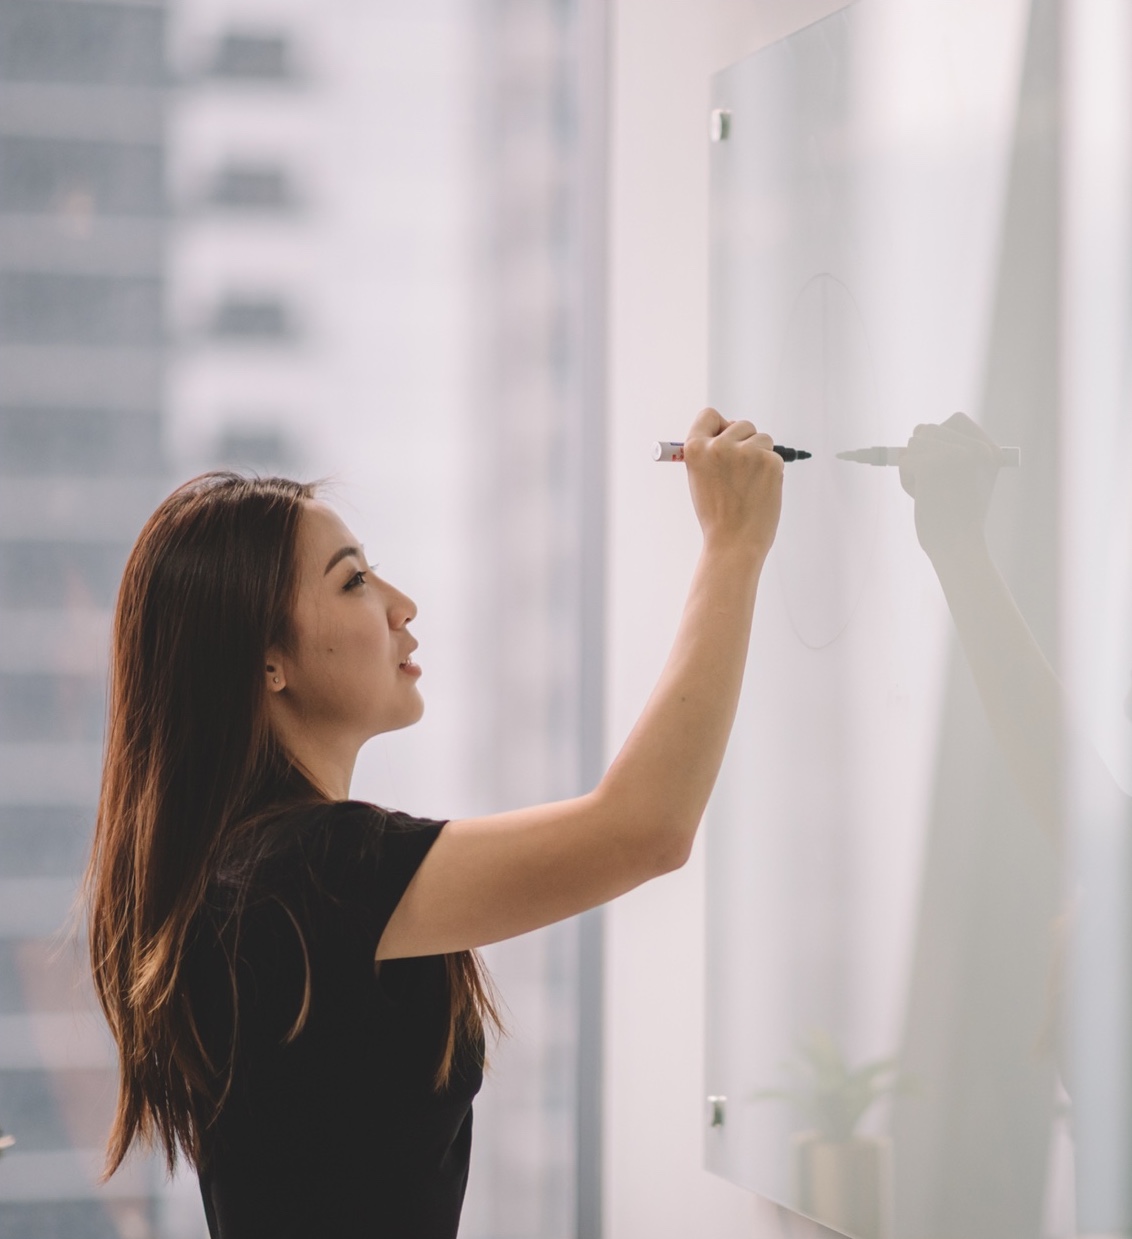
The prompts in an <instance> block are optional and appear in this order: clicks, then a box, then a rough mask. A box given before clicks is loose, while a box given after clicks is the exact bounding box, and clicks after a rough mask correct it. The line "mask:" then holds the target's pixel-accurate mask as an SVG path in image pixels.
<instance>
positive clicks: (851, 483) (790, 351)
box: [773, 272, 888, 650]
mask: <svg viewBox="0 0 1132 1239" xmlns="http://www.w3.org/2000/svg"><path fill="white" fill-rule="evenodd" d="M773 407H774V419H775V421H774V428H775V437H776V439H777V440H778V441H779V442H781V443H785V444H787V445H788V446H790V447H800V448H805V449H806V451H808V452H812V453H813V459H812V460H806V461H800V462H797V463H795V464H790V465H787V466H786V486H785V490H784V494H783V504H782V518H781V520H780V522H779V526H778V535H777V537H776V538H775V549H774V559H775V562H776V563H777V565H778V577H779V581H780V583H781V586H782V594H783V598H784V600H785V603H786V612H787V615H788V616H789V618H790V624H791V627H792V628H793V629H794V632H795V633H796V634H797V636H798V639H799V640H800V641H801V642H802V644H803V645H806V646H808V647H809V648H810V649H814V650H819V649H823V648H824V647H825V646H827V645H831V644H832V643H833V642H834V641H836V640H837V638H838V637H839V636H841V634H842V633H843V632H844V631H845V629H846V627H847V626H848V624H849V621H850V620H851V619H852V617H853V613H854V611H855V610H856V608H857V604H858V603H859V602H860V600H861V594H862V593H863V591H864V588H865V580H866V578H867V576H868V570H869V564H870V562H871V560H872V556H873V549H874V545H875V542H876V530H877V516H878V512H879V507H880V488H881V486H883V485H884V484H885V481H886V480H888V479H886V477H885V473H886V470H884V469H879V468H875V467H874V466H872V465H859V464H852V463H850V462H848V461H843V460H838V459H837V453H838V452H842V451H846V450H848V449H851V448H859V447H872V446H873V445H874V444H879V443H880V442H881V440H880V438H879V437H878V435H879V433H880V405H879V396H878V391H877V382H876V367H875V365H874V363H873V355H872V349H871V347H870V344H869V337H868V333H867V331H866V330H865V324H864V320H863V318H862V316H861V311H860V309H859V307H858V306H857V303H856V301H855V300H854V299H853V295H852V293H850V291H849V289H848V288H847V287H846V286H845V285H844V284H843V283H842V282H841V281H840V280H838V279H837V278H836V277H834V276H832V275H830V274H829V273H828V272H822V273H820V274H818V275H815V276H814V277H813V278H812V279H810V280H809V281H807V283H806V284H805V285H804V286H803V288H802V290H801V292H799V294H798V296H797V298H796V299H795V301H794V305H793V307H792V309H791V311H790V320H789V323H788V325H787V329H786V339H785V343H784V345H783V349H782V356H781V358H780V359H779V364H778V380H777V383H776V396H775V403H774V406H773Z"/></svg>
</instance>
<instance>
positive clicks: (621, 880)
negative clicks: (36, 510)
mask: <svg viewBox="0 0 1132 1239" xmlns="http://www.w3.org/2000/svg"><path fill="white" fill-rule="evenodd" d="M771 446H772V441H771V439H770V437H769V436H768V435H765V434H758V433H756V431H755V428H754V426H752V425H751V424H750V423H749V422H733V423H732V422H728V421H726V420H725V419H723V418H722V417H720V415H719V414H718V413H716V412H715V411H714V410H712V409H705V410H704V411H703V412H702V413H700V415H699V416H698V417H697V419H696V421H695V423H694V425H693V427H692V430H691V432H690V433H689V436H688V439H687V442H686V447H685V454H686V462H687V468H688V478H689V483H690V486H691V491H692V498H693V502H694V506H695V509H696V513H697V516H698V518H699V521H700V524H701V527H702V530H703V535H704V545H703V551H702V554H701V557H700V560H699V563H698V566H697V569H696V573H695V577H694V580H693V583H692V587H691V592H690V595H689V598H688V602H687V604H686V607H685V611H684V617H683V620H682V623H681V626H680V629H679V632H678V634H677V638H676V643H675V646H674V648H673V651H672V654H671V655H670V657H669V660H668V662H667V664H666V666H665V668H664V672H663V674H662V676H661V679H660V682H659V683H658V685H657V687H656V690H655V691H654V693H653V695H652V697H651V699H650V701H649V703H648V705H647V707H646V708H645V711H644V713H643V714H642V716H641V719H640V721H639V722H638V724H637V725H636V727H635V728H634V730H633V733H632V735H631V736H630V737H629V739H628V740H627V741H626V743H625V745H624V747H623V749H622V750H621V753H620V754H619V756H618V757H617V759H616V761H615V762H614V763H613V765H612V767H611V768H610V770H609V771H608V773H607V774H606V775H605V777H604V778H603V779H602V781H601V783H600V784H599V786H598V787H597V788H596V789H595V790H594V791H592V792H590V793H588V794H587V795H584V796H579V797H577V798H576V799H573V800H568V801H563V802H560V803H557V804H545V805H539V806H537V807H535V808H530V809H522V810H518V811H515V812H510V813H503V814H499V815H496V816H493V817H485V818H477V819H470V820H465V821H450V822H448V823H446V824H444V823H441V822H433V821H422V820H419V819H413V818H409V817H407V816H405V815H404V814H400V813H394V812H388V811H385V810H382V809H378V808H375V807H374V806H372V805H366V804H361V803H358V802H355V801H351V800H350V798H349V797H350V778H351V774H352V772H353V767H354V761H355V758H356V756H357V753H358V750H359V749H360V747H361V746H362V744H364V743H365V741H366V740H367V739H369V738H370V737H371V736H374V735H377V734H379V733H381V732H385V731H391V730H393V729H396V728H400V727H406V726H408V725H410V724H411V723H414V722H416V720H417V719H418V718H419V717H420V715H421V712H422V709H423V705H422V702H421V697H420V694H419V692H418V689H417V679H418V676H419V674H420V671H419V668H418V667H417V666H416V664H415V663H414V662H413V658H412V655H413V651H414V650H415V648H416V641H415V640H414V639H413V637H412V636H411V635H410V632H409V627H408V626H409V624H410V623H411V621H412V620H413V618H414V616H415V614H416V610H415V608H414V606H413V603H412V602H411V601H410V600H409V599H408V598H407V597H405V595H404V594H401V593H399V592H398V591H397V590H396V589H394V588H393V586H391V585H389V584H387V583H386V582H384V581H382V580H379V579H378V578H377V577H376V576H374V575H373V574H372V573H371V571H370V570H369V569H368V568H367V566H366V563H365V561H364V559H363V558H362V552H361V549H360V547H359V545H358V543H357V540H356V539H355V538H354V537H353V535H352V534H351V533H350V531H349V530H348V529H347V528H346V527H345V525H344V524H343V523H342V521H341V520H340V519H339V518H338V516H336V515H335V514H334V512H332V511H331V510H330V509H329V508H328V507H326V506H325V505H324V504H322V503H320V502H319V501H318V499H317V498H316V497H315V495H314V493H313V491H312V490H311V489H310V488H309V487H305V486H301V485H299V484H297V483H294V482H288V481H285V480H282V479H266V480H259V479H251V480H249V479H243V478H239V477H237V476H235V475H231V474H211V475H205V476H204V477H202V478H198V479H196V480H195V481H193V482H189V483H188V484H187V485H185V486H183V487H181V488H180V489H179V490H177V491H175V492H174V493H173V494H172V495H171V496H170V497H169V498H168V499H167V500H166V501H165V502H164V503H163V504H162V505H161V507H160V508H159V509H158V510H157V512H156V513H155V514H154V515H153V516H152V517H151V519H150V521H149V522H148V524H147V525H146V527H145V529H144V530H143V531H142V533H141V536H140V537H139V539H138V543H137V545H136V546H135V548H134V550H133V553H132V554H131V557H130V560H129V563H128V564H127V566H126V571H125V575H124V578H123V582H122V587H121V592H120V596H119V601H118V611H117V616H116V621H115V631H114V654H113V666H112V676H111V707H110V722H109V734H108V742H107V752H106V761H105V769H104V774H103V785H102V797H101V802H100V806H99V815H98V826H97V831H96V835H95V842H94V850H93V855H92V858H91V862H90V869H89V873H88V890H89V899H90V922H91V947H92V966H93V970H94V977H95V983H96V986H97V989H98V994H99V997H100V1000H101V1002H102V1005H103V1008H104V1010H105V1012H106V1016H107V1019H108V1020H109V1022H110V1026H111V1029H112V1030H113V1033H114V1036H115V1038H116V1040H117V1043H118V1047H119V1051H120V1091H119V1099H118V1110H117V1114H116V1118H115V1123H114V1127H113V1130H112V1133H111V1136H110V1145H109V1150H108V1161H107V1174H112V1173H113V1172H114V1170H115V1169H116V1168H117V1167H118V1166H119V1165H120V1163H121V1161H122V1159H123V1157H124V1156H125V1154H126V1153H127V1151H128V1150H129V1148H130V1147H131V1145H132V1144H133V1143H134V1142H135V1141H137V1140H141V1141H144V1142H149V1143H156V1144H157V1145H158V1146H160V1147H161V1148H162V1150H163V1151H164V1153H165V1156H166V1158H167V1160H168V1162H169V1164H170V1166H172V1165H173V1163H174V1161H175V1159H176V1156H177V1152H178V1150H180V1151H181V1152H182V1153H183V1154H184V1155H185V1156H186V1157H187V1158H188V1159H189V1160H190V1161H191V1162H192V1163H193V1164H194V1165H195V1167H196V1168H197V1171H198V1174H199V1177H200V1183H201V1190H202V1194H203V1197H204V1202H205V1210H206V1213H207V1215H208V1224H209V1229H210V1233H211V1234H212V1235H214V1236H223V1237H224V1239H241V1237H242V1236H252V1235H255V1236H259V1235H264V1236H272V1237H273V1239H281V1237H283V1236H291V1235H294V1236H322V1235H325V1236H336V1237H337V1239H348V1237H351V1236H363V1235H365V1236H390V1237H396V1239H404V1237H407V1236H414V1237H422V1239H423V1237H432V1236H436V1237H441V1236H454V1235H455V1233H456V1228H457V1224H458V1221H459V1213H460V1205H461V1202H462V1199H463V1193H464V1185H465V1182H466V1177H467V1167H468V1157H469V1149H470V1140H471V1102H472V1098H473V1096H474V1095H475V1093H476V1091H477V1090H478V1088H479V1086H480V1081H481V1068H482V1062H483V1044H484V1028H485V1025H488V1026H491V1025H497V1023H498V1020H497V1015H496V1011H495V1007H494V1005H493V1002H492V998H491V990H490V986H489V983H488V981H487V978H486V977H485V974H484V972H483V971H482V968H481V965H480V963H479V961H478V959H477V956H476V955H475V948H476V947H479V946H482V945H484V944H486V943H489V942H495V941H498V940H500V939H503V938H509V937H512V936H514V935H517V934H522V933H526V932H527V931H529V930H532V929H536V928H538V927H539V926H542V925H548V924H550V923H552V922H554V921H558V920H561V919H563V918H564V917H568V916H572V915H574V914H575V913H578V912H581V911H583V910H585V909H586V908H591V907H593V906H595V905H596V904H600V903H603V902H604V901H605V900H607V899H612V898H613V897H614V896H616V895H619V894H621V893H622V892H624V891H627V890H630V889H631V888H632V887H634V886H637V885H638V884H639V883H641V882H643V881H646V880H647V879H648V878H651V877H654V876H656V875H658V874H661V873H666V872H668V871H669V870H672V869H674V868H676V867H678V866H679V865H681V864H683V862H684V860H685V858H686V857H687V855H688V851H689V849H690V847H691V844H692V839H693V836H694V834H695V831H696V827H697V825H698V823H699V820H700V816H701V814H702V812H703V809H704V805H705V803H706V801H707V797H708V794H709V793H710V791H711V787H712V784H713V782H714V780H715V777H716V774H717V772H718V769H719V765H720V762H721V760H722V757H723V751H724V746H725V744H726V740H727V735H728V732H729V730H730V727H731V723H732V720H733V717H734V713H735V708H736V703H737V700H738V695H739V689H740V683H741V679H742V673H743V664H744V660H745V658H746V652H747V644H748V638H749V634H750V625H751V616H752V610H753V607H754V600H755V591H756V587H757V584H758V580H759V575H760V572H761V569H762V565H763V562H764V560H765V558H766V555H767V552H768V551H769V549H770V546H771V543H772V541H773V539H774V534H775V530H776V527H777V523H778V513H779V507H780V503H781V487H782V461H781V460H780V459H779V457H778V456H777V455H775V454H774V453H773V452H772V451H770V448H771Z"/></svg>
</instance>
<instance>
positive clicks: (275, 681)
mask: <svg viewBox="0 0 1132 1239" xmlns="http://www.w3.org/2000/svg"><path fill="white" fill-rule="evenodd" d="M271 682H272V684H278V683H279V677H278V676H277V675H273V676H272V677H271Z"/></svg>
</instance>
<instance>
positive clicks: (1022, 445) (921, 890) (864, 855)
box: [705, 0, 1132, 1239]
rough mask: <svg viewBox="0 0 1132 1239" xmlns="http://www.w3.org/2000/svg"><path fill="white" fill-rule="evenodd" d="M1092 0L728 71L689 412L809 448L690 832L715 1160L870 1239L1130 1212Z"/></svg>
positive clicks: (833, 23) (1105, 11) (1107, 61)
mask: <svg viewBox="0 0 1132 1239" xmlns="http://www.w3.org/2000/svg"><path fill="white" fill-rule="evenodd" d="M1086 7H1090V12H1089V14H1087V15H1086V14H1084V13H1078V12H1074V13H1072V14H1071V13H1069V12H1068V11H1063V10H1062V7H1060V6H1058V5H1056V4H1053V3H1047V2H1045V0H1034V2H1033V3H1029V2H1027V0H1004V2H1002V3H998V4H995V5H992V6H988V5H985V4H982V3H978V2H976V0H959V2H957V3H952V4H949V5H936V4H929V3H927V2H926V0H862V3H859V4H856V5H852V6H850V7H848V8H847V9H844V10H842V11H840V12H839V13H837V14H835V15H833V16H832V17H829V18H827V19H825V20H823V21H821V22H819V23H816V24H814V25H812V26H810V27H808V28H806V29H805V30H803V31H801V32H799V33H798V34H795V35H793V36H791V37H790V38H788V39H786V40H784V41H782V42H780V43H778V44H775V45H773V46H771V47H769V48H767V49H765V50H763V51H761V52H759V53H757V54H756V55H753V56H751V57H749V58H748V59H746V60H744V61H742V62H740V63H738V64H736V65H734V66H732V67H731V68H729V69H726V70H724V71H723V72H721V73H719V74H718V75H716V77H715V79H714V80H713V83H712V108H713V112H712V138H713V142H712V145H711V193H712V218H711V264H712V268H711V269H712V289H711V392H710V395H711V402H712V403H713V404H714V405H716V407H718V408H719V409H721V410H722V411H723V412H724V413H725V415H727V416H730V417H749V418H751V419H752V420H754V421H755V422H756V424H757V425H758V426H759V427H760V429H762V428H765V429H768V430H770V431H771V432H772V433H773V434H774V436H775V439H776V442H778V443H779V444H784V445H786V446H790V447H794V448H800V449H804V450H806V451H809V452H811V453H812V456H811V458H810V459H806V460H798V461H795V462H793V463H790V464H788V465H787V466H786V480H785V497H784V504H783V514H782V521H781V525H780V529H779V535H778V539H777V542H776V545H775V548H774V551H773V553H772V557H771V560H770V561H769V562H768V565H767V570H766V573H765V575H764V578H763V582H762V585H761V588H760V597H759V605H758V610H757V615H756V620H755V632H754V637H753V642H752V657H751V664H750V668H749V671H748V674H747V680H746V684H745V687H744V693H743V698H742V702H741V705H740V712H739V718H738V722H737V726H736V731H735V735H734V738H733V741H732V744H731V747H730V751H729V755H728V758H727V762H726V765H725V768H724V771H723V774H722V776H721V779H720V782H719V786H718V788H717V792H716V795H715V797H714V799H713V802H712V806H711V809H710V811H709V822H708V830H709V834H708V867H709V878H708V882H709V887H708V918H709V920H708V949H709V960H708V978H709V980H708V985H709V992H708V1029H707V1063H706V1078H705V1085H706V1088H705V1093H706V1094H707V1096H708V1105H707V1107H706V1110H705V1114H706V1119H705V1123H706V1127H707V1131H706V1136H705V1139H706V1161H707V1165H708V1166H709V1168H711V1169H712V1170H714V1171H716V1172H717V1173H719V1174H722V1175H724V1176H726V1177H727V1178H729V1179H731V1180H733V1181H734V1182H736V1183H738V1184H740V1185H743V1186H745V1187H748V1188H750V1189H752V1190H755V1191H757V1192H759V1193H761V1194H763V1195H766V1196H768V1197H770V1198H772V1199H774V1200H776V1201H779V1202H780V1203H782V1204H785V1205H787V1206H789V1207H790V1208H792V1209H795V1210H797V1211H799V1212H801V1213H804V1214H807V1215H809V1216H812V1217H815V1218H817V1219H818V1220H820V1221H822V1222H824V1223H826V1224H827V1225H829V1226H831V1227H833V1228H835V1229H837V1230H840V1231H843V1232H844V1233H846V1234H850V1235H854V1236H858V1237H860V1239H938V1237H941V1236H949V1237H950V1236H956V1237H960V1236H961V1237H962V1239H979V1237H982V1236H986V1239H992V1237H993V1239H1007V1237H1011V1236H1019V1237H1021V1236H1026V1237H1027V1239H1031V1237H1036V1236H1039V1235H1041V1236H1050V1237H1052V1236H1059V1235H1066V1236H1068V1235H1076V1234H1078V1233H1081V1232H1082V1231H1084V1230H1088V1231H1091V1232H1094V1233H1100V1232H1104V1233H1126V1231H1127V1228H1128V1224H1129V1218H1128V1212H1129V1211H1128V1201H1127V1199H1126V1197H1127V1191H1128V1189H1127V1187H1126V1184H1127V1181H1128V1180H1129V1178H1130V1177H1132V1176H1129V1175H1128V1173H1127V1169H1128V1168H1129V1165H1130V1163H1129V1140H1128V1131H1127V1126H1128V1125H1127V1114H1128V1105H1127V1101H1128V1093H1127V1078H1128V1074H1129V1073H1128V1069H1127V1067H1126V1065H1125V1059H1126V1058H1127V1057H1128V1051H1129V1048H1130V1046H1129V1041H1128V1037H1127V1032H1128V1014H1127V1010H1126V1008H1127V1007H1128V1003H1127V999H1128V993H1129V986H1128V980H1127V978H1128V974H1129V968H1128V962H1129V961H1128V957H1127V956H1128V952H1127V947H1126V945H1125V944H1126V943H1127V942H1128V941H1129V933H1128V927H1129V926H1128V911H1127V885H1128V873H1129V867H1128V862H1129V859H1130V851H1129V844H1128V838H1129V834H1130V831H1132V815H1130V813H1129V789H1130V788H1132V778H1130V773H1132V770H1130V765H1132V763H1130V760H1129V758H1130V750H1132V723H1130V721H1129V717H1128V711H1129V710H1130V709H1132V702H1126V694H1127V693H1128V688H1129V671H1130V667H1132V607H1130V605H1129V603H1130V599H1129V594H1130V591H1132V554H1130V548H1132V539H1130V537H1129V513H1128V506H1127V504H1128V501H1127V498H1126V494H1127V489H1128V488H1127V481H1128V477H1129V467H1130V462H1132V452H1130V450H1129V449H1130V447H1132V443H1130V441H1129V434H1128V429H1127V427H1128V425H1129V416H1128V415H1129V402H1128V377H1127V376H1128V366H1127V357H1128V353H1129V348H1128V344H1129V340H1130V339H1132V335H1130V333H1129V315H1128V305H1129V301H1128V291H1129V288H1128V286H1129V272H1130V270H1132V267H1130V263H1129V256H1130V249H1129V245H1128V236H1127V223H1126V222H1125V221H1126V220H1127V219H1128V218H1130V216H1129V211H1128V206H1129V193H1128V181H1129V177H1128V168H1129V162H1130V160H1129V157H1130V156H1132V143H1130V142H1129V141H1128V140H1127V139H1128V133H1129V126H1128V124H1127V122H1126V121H1125V120H1124V119H1123V118H1124V117H1126V116H1129V115H1132V107H1130V100H1129V99H1128V98H1127V97H1126V96H1127V95H1128V93H1129V88H1128V83H1129V80H1130V75H1129V71H1128V70H1129V59H1130V56H1132V27H1130V25H1129V18H1128V15H1127V14H1126V13H1125V12H1124V10H1123V8H1122V7H1121V6H1119V5H1114V4H1105V3H1102V4H1099V5H1096V6H1086ZM1098 64H1099V65H1101V67H1104V68H1105V72H1104V73H1100V72H1099V71H1098V70H1097V69H1096V67H1095V66H1096V65H1098ZM1116 118H1120V119H1119V120H1118V119H1116ZM959 412H961V413H962V415H963V416H961V417H955V416H954V415H955V414H956V413H959ZM921 424H922V425H923V427H924V429H921V430H919V431H917V430H916V428H917V426H918V425H921ZM914 432H915V435H914ZM913 436H914V437H913ZM1086 445H1087V446H1086ZM1118 479H1119V480H1118Z"/></svg>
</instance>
